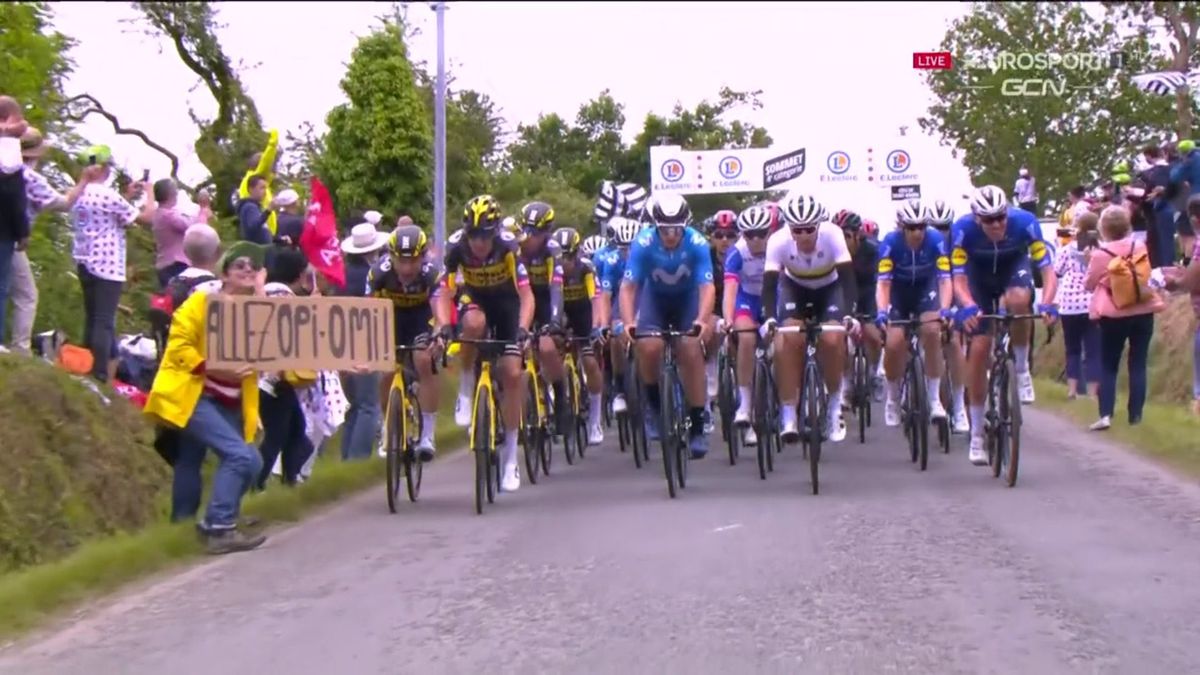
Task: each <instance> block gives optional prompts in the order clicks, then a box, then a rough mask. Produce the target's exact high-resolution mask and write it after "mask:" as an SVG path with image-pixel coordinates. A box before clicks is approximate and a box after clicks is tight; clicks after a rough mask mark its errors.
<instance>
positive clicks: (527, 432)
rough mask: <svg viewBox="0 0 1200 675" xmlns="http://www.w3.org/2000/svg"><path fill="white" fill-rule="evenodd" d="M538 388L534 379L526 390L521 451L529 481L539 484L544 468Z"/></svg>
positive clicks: (522, 417) (522, 416) (522, 418)
mask: <svg viewBox="0 0 1200 675" xmlns="http://www.w3.org/2000/svg"><path fill="white" fill-rule="evenodd" d="M535 396H537V389H536V387H535V386H534V383H533V379H532V378H530V380H529V386H528V387H526V391H525V408H524V410H523V411H522V415H521V451H522V454H524V456H525V473H526V474H527V475H528V476H529V482H530V483H533V484H534V485H536V484H537V479H538V472H539V471H541V470H542V448H541V438H540V436H541V434H540V433H539V431H540V428H539V427H538V423H537V399H536V398H535Z"/></svg>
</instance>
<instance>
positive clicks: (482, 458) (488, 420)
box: [458, 331, 509, 514]
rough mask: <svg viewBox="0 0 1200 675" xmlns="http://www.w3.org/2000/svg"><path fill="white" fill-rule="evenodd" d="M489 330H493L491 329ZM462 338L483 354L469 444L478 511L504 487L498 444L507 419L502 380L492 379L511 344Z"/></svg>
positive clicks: (478, 367) (477, 367)
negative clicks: (502, 404) (503, 410)
mask: <svg viewBox="0 0 1200 675" xmlns="http://www.w3.org/2000/svg"><path fill="white" fill-rule="evenodd" d="M489 334H491V333H490V331H489ZM458 342H459V343H460V344H464V345H474V346H475V347H476V348H477V349H478V350H479V354H478V356H477V358H476V360H475V394H474V396H473V398H472V402H471V428H470V432H469V435H468V446H467V447H469V448H471V452H472V453H473V454H474V456H475V513H477V514H482V513H483V502H484V500H485V499H486V500H487V503H488V504H491V503H493V502H494V501H495V499H496V493H497V492H499V491H500V460H499V457H498V455H497V453H496V450H497V444H498V442H499V441H500V439H503V438H504V433H505V430H504V419H503V416H501V415H500V414H498V413H499V408H500V405H499V401H500V394H499V392H498V388H499V383H498V382H497V381H495V380H493V379H492V371H493V370H494V369H495V365H496V360H497V359H498V358H499V357H500V356H501V355H502V354H503V352H504V348H505V347H506V346H507V345H508V344H509V343H508V342H507V341H505V340H494V339H491V338H486V339H482V340H472V339H468V338H463V337H460V338H458Z"/></svg>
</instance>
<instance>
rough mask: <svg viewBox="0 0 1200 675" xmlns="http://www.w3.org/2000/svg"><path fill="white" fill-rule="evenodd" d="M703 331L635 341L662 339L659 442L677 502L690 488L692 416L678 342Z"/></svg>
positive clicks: (643, 335)
mask: <svg viewBox="0 0 1200 675" xmlns="http://www.w3.org/2000/svg"><path fill="white" fill-rule="evenodd" d="M699 334H700V327H699V326H693V327H692V328H690V329H689V330H687V331H682V332H681V331H674V330H669V329H668V330H653V331H645V332H643V331H641V330H635V332H634V333H633V334H632V335H631V337H632V338H633V339H634V341H635V342H636V341H637V340H647V339H660V340H662V341H663V355H662V366H661V371H660V373H661V374H660V376H659V378H658V390H659V392H660V393H659V415H660V417H659V419H660V420H661V421H660V423H659V440H660V442H661V444H662V459H663V472H664V474H665V475H666V478H667V494H669V495H670V496H671V498H672V499H674V498H675V496H676V494H677V490H682V489H684V488H686V487H687V465H688V460H689V459H690V457H689V455H690V454H691V453H690V449H689V448H688V441H689V439H690V438H691V426H692V420H691V416H690V415H688V414H686V410H685V408H684V405H685V404H684V398H683V383H682V382H681V381H680V379H679V365H678V362H677V361H676V359H675V340H676V339H678V338H683V337H696V336H698V335H699Z"/></svg>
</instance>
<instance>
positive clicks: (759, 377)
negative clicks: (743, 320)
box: [743, 329, 783, 480]
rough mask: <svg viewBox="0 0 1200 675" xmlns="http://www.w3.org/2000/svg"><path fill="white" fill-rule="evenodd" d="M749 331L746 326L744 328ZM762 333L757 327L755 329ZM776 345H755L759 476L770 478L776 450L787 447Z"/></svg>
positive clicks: (755, 401)
mask: <svg viewBox="0 0 1200 675" xmlns="http://www.w3.org/2000/svg"><path fill="white" fill-rule="evenodd" d="M743 330H745V329H743ZM751 330H754V331H755V332H758V331H757V330H756V329H751ZM774 360H775V345H774V343H773V342H772V341H770V340H758V342H757V343H756V345H755V347H754V379H753V384H752V385H751V386H752V387H753V389H752V390H751V391H752V392H753V396H754V403H753V406H752V407H753V410H754V412H753V417H754V422H753V424H754V433H755V434H756V435H757V436H758V446H757V448H756V449H757V451H758V452H757V455H758V477H759V479H760V480H766V479H767V474H768V473H774V471H775V453H777V452H779V451H780V450H781V449H782V448H783V439H782V438H781V437H780V435H779V390H778V389H777V388H776V387H775V369H774Z"/></svg>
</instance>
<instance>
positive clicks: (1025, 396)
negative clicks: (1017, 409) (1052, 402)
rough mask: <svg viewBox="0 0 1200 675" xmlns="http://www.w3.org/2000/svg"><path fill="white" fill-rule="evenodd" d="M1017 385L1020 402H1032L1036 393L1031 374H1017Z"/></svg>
mask: <svg viewBox="0 0 1200 675" xmlns="http://www.w3.org/2000/svg"><path fill="white" fill-rule="evenodd" d="M1017 387H1018V388H1019V390H1020V392H1019V393H1020V395H1021V403H1024V404H1026V405H1028V404H1030V403H1033V400H1034V398H1036V393H1035V392H1034V390H1033V375H1030V374H1029V373H1018V374H1017Z"/></svg>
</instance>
